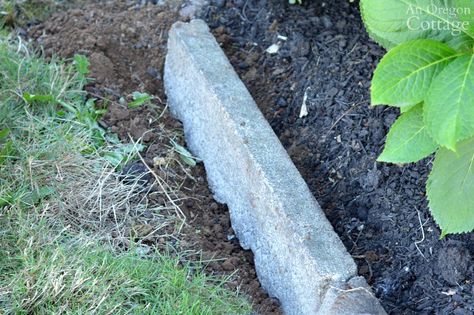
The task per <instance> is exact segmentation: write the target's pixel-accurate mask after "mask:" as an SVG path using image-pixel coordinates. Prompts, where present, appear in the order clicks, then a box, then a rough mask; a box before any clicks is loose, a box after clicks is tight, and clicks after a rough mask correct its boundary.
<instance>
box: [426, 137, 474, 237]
mask: <svg viewBox="0 0 474 315" xmlns="http://www.w3.org/2000/svg"><path fill="white" fill-rule="evenodd" d="M426 190H427V194H428V200H429V207H430V210H431V213H432V214H433V217H434V219H435V220H436V222H437V223H438V225H439V226H440V228H441V229H442V230H443V234H444V235H445V234H450V233H464V232H470V231H472V230H473V229H474V138H471V139H468V140H465V141H463V142H461V143H460V144H459V146H458V151H457V153H455V152H452V151H450V150H447V149H444V148H441V149H440V150H439V151H438V153H437V154H436V158H435V161H434V164H433V169H432V171H431V174H430V176H429V178H428V182H427V185H426Z"/></svg>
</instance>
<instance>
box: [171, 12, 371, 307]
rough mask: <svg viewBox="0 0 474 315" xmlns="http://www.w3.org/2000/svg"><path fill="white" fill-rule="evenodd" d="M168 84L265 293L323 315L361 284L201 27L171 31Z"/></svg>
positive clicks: (188, 135) (175, 110)
mask: <svg viewBox="0 0 474 315" xmlns="http://www.w3.org/2000/svg"><path fill="white" fill-rule="evenodd" d="M164 79H165V88H166V93H167V95H168V103H169V105H170V108H171V111H172V113H173V114H174V115H175V116H176V117H177V118H178V119H180V120H181V121H182V122H183V124H184V131H185V135H186V140H187V143H188V146H189V147H190V149H191V150H192V151H193V153H194V154H195V155H197V156H198V157H200V158H201V159H202V160H203V161H204V164H205V167H206V171H207V176H208V179H209V183H210V186H211V188H212V189H213V192H214V194H215V198H216V200H218V201H220V202H223V203H226V204H227V205H228V206H229V208H230V214H231V220H232V226H233V228H234V230H235V232H236V234H237V236H238V238H239V240H240V243H241V245H242V246H243V247H244V248H247V249H248V248H250V249H251V250H252V251H253V253H254V256H255V265H256V270H257V274H258V277H259V279H260V282H261V284H262V286H263V287H264V288H265V289H266V290H267V291H268V292H269V294H270V295H272V296H275V297H277V298H278V299H279V300H280V301H281V303H282V305H283V308H284V310H285V312H286V313H287V314H304V315H308V314H323V313H321V312H320V308H321V306H322V305H323V303H324V302H325V301H326V304H328V303H329V301H327V300H325V295H326V293H328V290H330V288H332V287H337V288H339V287H342V286H343V285H344V283H345V282H346V281H347V280H349V279H350V278H352V277H354V276H356V266H355V264H354V262H353V260H352V258H351V257H350V255H349V254H348V253H347V251H346V250H345V248H344V246H343V244H342V243H341V241H340V240H339V238H338V236H337V235H336V234H335V233H334V231H333V229H332V227H331V225H330V224H329V222H328V221H327V219H326V217H325V216H324V213H323V212H322V211H321V208H320V207H319V205H318V203H317V202H316V200H315V199H314V197H313V195H312V194H311V192H310V191H309V189H308V187H307V185H306V183H305V182H304V180H303V179H302V177H301V176H300V174H299V173H298V171H297V169H296V167H295V166H294V165H293V163H292V161H291V160H290V158H289V157H288V155H287V153H286V151H285V150H284V148H283V147H282V146H281V144H280V142H279V140H278V138H277V137H276V135H275V134H274V133H273V131H272V129H271V127H270V125H269V124H268V123H267V121H266V120H265V118H264V117H263V115H262V114H261V112H260V111H259V110H258V108H257V106H256V104H255V102H254V100H253V99H252V97H251V95H250V94H249V92H248V91H247V89H246V88H245V86H244V84H243V83H242V82H241V81H240V79H239V77H238V76H237V74H236V73H235V71H234V70H233V68H232V66H231V65H230V63H229V62H228V60H227V58H226V56H225V55H224V53H223V52H222V50H221V49H220V47H219V45H218V44H217V42H216V41H215V39H214V37H213V36H212V35H211V34H210V32H209V30H208V27H207V25H206V24H205V23H204V22H203V21H200V20H194V21H191V22H190V23H181V22H178V23H176V24H175V25H174V26H173V27H172V29H171V31H170V35H169V42H168V55H167V58H166V64H165V76H164ZM375 302H376V303H377V301H375ZM329 304H330V303H329ZM368 314H370V313H368Z"/></svg>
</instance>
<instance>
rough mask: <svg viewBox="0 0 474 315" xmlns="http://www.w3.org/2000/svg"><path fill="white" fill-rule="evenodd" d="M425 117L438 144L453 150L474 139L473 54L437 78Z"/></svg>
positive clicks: (459, 60) (448, 67)
mask: <svg viewBox="0 0 474 315" xmlns="http://www.w3.org/2000/svg"><path fill="white" fill-rule="evenodd" d="M424 118H425V124H426V126H427V127H428V131H429V132H430V134H431V135H432V137H433V138H434V139H435V141H436V142H438V143H439V144H440V145H442V146H444V147H446V148H448V149H450V150H456V143H457V142H459V141H461V140H464V139H467V138H470V137H471V136H474V54H471V55H465V56H462V57H458V58H457V59H456V60H454V61H453V62H452V63H450V64H449V65H448V66H447V67H446V68H445V69H444V70H443V71H442V72H441V73H440V74H439V75H438V76H437V77H436V80H434V82H433V84H432V85H431V87H430V90H429V91H428V94H427V97H426V101H425V106H424Z"/></svg>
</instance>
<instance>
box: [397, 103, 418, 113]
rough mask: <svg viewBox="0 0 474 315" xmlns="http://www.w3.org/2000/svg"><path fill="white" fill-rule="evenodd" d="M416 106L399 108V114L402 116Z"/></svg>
mask: <svg viewBox="0 0 474 315" xmlns="http://www.w3.org/2000/svg"><path fill="white" fill-rule="evenodd" d="M415 107H416V105H410V106H403V107H400V114H403V113H406V112H408V111H410V110H412V109H413V108H415Z"/></svg>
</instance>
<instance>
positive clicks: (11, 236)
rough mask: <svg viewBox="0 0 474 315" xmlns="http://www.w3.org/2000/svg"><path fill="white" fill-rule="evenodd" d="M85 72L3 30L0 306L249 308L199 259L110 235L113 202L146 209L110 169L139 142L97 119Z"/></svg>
mask: <svg viewBox="0 0 474 315" xmlns="http://www.w3.org/2000/svg"><path fill="white" fill-rule="evenodd" d="M86 74H87V63H86V60H85V59H84V58H80V57H79V58H75V60H74V62H72V63H64V62H63V61H61V60H56V59H53V60H51V61H49V62H46V61H45V60H43V59H41V58H39V57H37V56H36V55H35V54H33V53H31V52H30V51H29V50H28V48H27V47H26V46H25V45H24V44H22V43H21V42H18V41H16V40H12V39H11V38H8V37H5V36H0V314H247V313H249V312H250V311H251V307H250V305H249V303H248V302H247V301H246V300H245V299H244V298H242V297H241V296H239V295H238V294H237V293H235V292H229V291H227V290H225V289H224V287H223V286H224V284H225V281H226V279H218V278H213V277H209V276H206V275H205V274H204V273H203V272H202V268H201V266H200V264H199V262H197V263H191V262H189V263H183V262H182V261H185V259H183V258H182V257H179V255H176V254H173V255H171V254H170V253H168V252H163V251H162V252H158V251H157V250H155V249H154V248H153V247H150V246H145V245H143V244H141V243H140V242H138V243H136V244H135V243H134V242H133V241H132V239H131V237H130V235H123V239H127V238H129V239H130V243H131V245H129V246H128V247H124V248H122V250H120V248H121V247H119V246H116V245H114V244H113V243H112V242H107V240H110V238H109V239H108V238H107V237H108V235H111V234H110V233H109V234H108V232H110V231H112V230H113V231H115V232H117V231H121V230H120V229H121V228H123V227H125V224H126V222H128V221H129V220H130V216H131V214H130V213H129V212H127V211H131V210H127V211H125V210H123V211H122V212H121V213H119V211H118V209H116V206H117V205H118V204H120V205H121V207H122V206H123V207H122V208H124V209H134V211H141V209H144V208H143V207H145V206H144V205H142V204H139V203H137V200H139V199H140V198H135V197H136V195H134V194H132V193H131V191H133V190H134V189H135V186H133V185H134V184H133V183H132V184H131V185H132V186H130V185H128V186H127V185H126V184H123V183H121V182H120V181H118V180H117V176H115V174H116V173H115V172H114V168H115V167H116V166H117V164H119V163H122V162H123V161H126V160H127V159H129V158H130V157H131V156H133V154H134V153H136V151H137V149H138V148H139V146H130V145H123V144H120V143H118V142H117V141H116V140H114V138H113V137H112V136H110V135H107V134H106V133H105V132H104V130H102V129H101V128H100V127H99V126H98V124H97V118H98V117H99V116H100V114H101V113H102V112H101V111H97V110H96V109H95V108H94V103H93V100H87V99H86V97H85V94H84V92H83V85H84V83H85V82H86V79H85V75H86ZM104 174H105V175H104ZM137 194H138V193H137ZM110 196H112V197H110ZM149 211H155V212H156V214H157V215H159V211H160V209H149ZM112 213H113V215H112ZM110 218H111V219H110ZM163 220H165V219H163ZM103 230H107V231H105V232H104V231H103ZM109 230H110V231H109Z"/></svg>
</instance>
